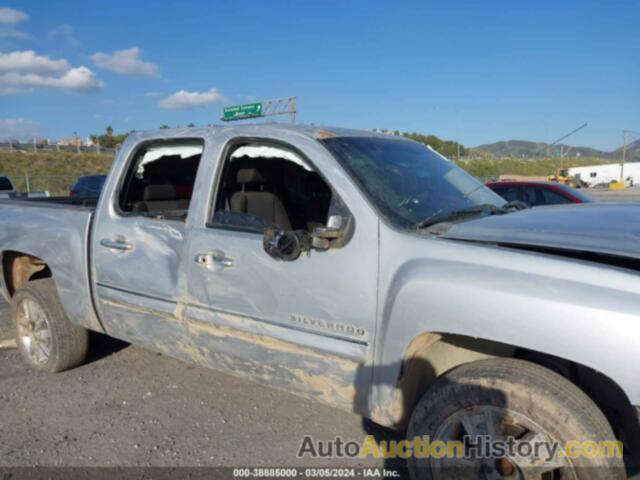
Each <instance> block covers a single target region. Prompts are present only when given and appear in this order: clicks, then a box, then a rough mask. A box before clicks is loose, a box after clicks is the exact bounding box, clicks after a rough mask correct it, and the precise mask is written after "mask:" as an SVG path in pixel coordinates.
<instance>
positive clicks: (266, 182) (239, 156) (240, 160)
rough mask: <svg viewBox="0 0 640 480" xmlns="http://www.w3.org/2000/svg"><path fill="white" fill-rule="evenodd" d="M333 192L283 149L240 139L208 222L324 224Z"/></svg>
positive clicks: (254, 227)
mask: <svg viewBox="0 0 640 480" xmlns="http://www.w3.org/2000/svg"><path fill="white" fill-rule="evenodd" d="M333 198H334V195H333V193H332V190H331V188H330V187H329V186H328V185H327V183H326V182H325V181H324V179H323V178H322V177H321V176H320V175H319V174H318V172H316V171H315V169H314V168H313V167H312V166H311V164H310V163H309V162H307V161H306V160H304V159H303V158H302V157H301V156H300V155H299V154H298V153H296V152H294V151H293V150H290V149H288V148H286V147H281V146H276V145H271V144H260V143H245V144H239V145H237V146H235V147H234V148H232V149H231V151H230V153H229V154H228V155H227V158H226V159H225V164H224V167H223V174H222V178H221V179H220V184H219V187H218V193H217V198H216V202H215V212H214V215H213V219H212V222H211V223H212V226H220V227H227V228H229V227H231V228H239V229H242V230H249V231H259V232H262V231H263V230H264V229H265V228H268V227H278V228H281V229H283V230H308V231H313V229H314V228H316V227H319V226H325V225H326V223H327V218H328V215H329V209H330V206H331V202H332V199H333Z"/></svg>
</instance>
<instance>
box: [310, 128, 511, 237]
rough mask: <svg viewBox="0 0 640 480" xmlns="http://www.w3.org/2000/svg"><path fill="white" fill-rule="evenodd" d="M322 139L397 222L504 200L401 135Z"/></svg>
mask: <svg viewBox="0 0 640 480" xmlns="http://www.w3.org/2000/svg"><path fill="white" fill-rule="evenodd" d="M321 142H322V143H323V144H324V145H325V146H326V147H327V148H328V149H329V150H330V151H331V152H332V153H333V154H334V155H335V156H336V158H337V159H338V161H339V162H340V163H341V164H342V165H343V166H344V167H345V168H346V169H347V171H349V172H350V173H351V175H352V176H353V177H354V179H355V180H356V182H357V183H358V184H360V186H361V188H362V189H363V190H364V192H365V193H366V194H367V196H368V197H369V198H370V199H371V200H372V201H373V203H374V204H375V206H376V207H377V208H378V210H380V212H381V213H382V214H383V215H384V216H385V217H387V219H388V220H389V221H390V222H391V223H393V224H394V225H396V226H399V227H401V228H412V227H416V225H418V224H419V223H421V222H423V221H424V220H426V219H429V218H432V217H435V216H438V217H439V216H440V215H446V214H447V213H451V212H455V211H458V210H462V209H465V208H469V207H473V206H477V205H495V206H496V207H501V206H503V205H504V204H505V200H504V199H503V198H501V197H500V196H499V195H497V194H496V193H494V192H493V191H491V190H490V189H489V188H487V187H485V186H484V185H483V184H482V183H480V182H479V181H478V180H476V179H475V178H474V177H472V176H471V175H469V174H468V173H466V172H465V171H464V170H462V169H461V168H459V167H457V166H456V165H454V164H453V162H450V161H449V160H447V159H446V158H444V157H442V156H441V155H439V154H437V153H436V152H434V151H433V150H431V149H429V148H427V147H426V146H424V145H422V144H419V143H415V142H410V141H406V140H402V139H393V138H375V137H334V138H327V139H324V140H321Z"/></svg>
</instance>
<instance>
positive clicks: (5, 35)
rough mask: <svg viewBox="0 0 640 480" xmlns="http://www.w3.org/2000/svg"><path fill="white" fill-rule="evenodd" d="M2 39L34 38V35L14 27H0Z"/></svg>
mask: <svg viewBox="0 0 640 480" xmlns="http://www.w3.org/2000/svg"><path fill="white" fill-rule="evenodd" d="M0 39H9V40H33V35H30V34H28V33H27V32H22V31H20V30H14V29H7V30H5V29H0Z"/></svg>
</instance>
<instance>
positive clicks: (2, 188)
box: [0, 175, 15, 198]
mask: <svg viewBox="0 0 640 480" xmlns="http://www.w3.org/2000/svg"><path fill="white" fill-rule="evenodd" d="M13 192H15V188H14V187H13V183H11V180H10V179H9V177H3V176H1V175H0V195H2V196H3V197H2V198H6V197H7V196H9V194H11V193H13Z"/></svg>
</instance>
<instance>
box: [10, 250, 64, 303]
mask: <svg viewBox="0 0 640 480" xmlns="http://www.w3.org/2000/svg"><path fill="white" fill-rule="evenodd" d="M2 275H3V277H2V279H3V280H4V285H5V288H6V290H7V293H8V295H9V296H10V297H13V294H14V293H15V291H16V290H17V289H18V288H20V287H21V286H22V285H24V284H25V283H27V282H29V281H31V280H37V279H40V278H50V277H53V274H52V273H51V269H50V268H49V266H48V265H47V264H46V263H45V262H44V261H43V260H42V259H40V258H38V257H34V256H33V255H28V254H26V253H21V252H14V251H5V252H3V253H2Z"/></svg>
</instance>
